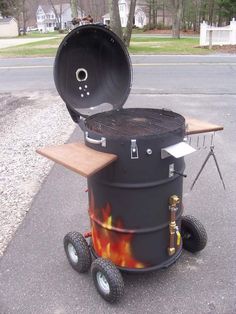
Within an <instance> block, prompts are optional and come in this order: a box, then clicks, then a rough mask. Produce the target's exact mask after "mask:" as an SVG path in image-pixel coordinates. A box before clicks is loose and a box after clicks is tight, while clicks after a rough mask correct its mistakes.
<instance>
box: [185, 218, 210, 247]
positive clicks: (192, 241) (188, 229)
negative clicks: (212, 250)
mask: <svg viewBox="0 0 236 314" xmlns="http://www.w3.org/2000/svg"><path fill="white" fill-rule="evenodd" d="M181 235H182V240H183V248H184V249H185V250H187V251H190V252H192V253H195V252H199V251H201V250H203V249H204V248H205V246H206V244H207V233H206V230H205V228H204V226H203V225H202V223H201V222H200V221H199V220H198V219H197V218H195V217H193V216H190V215H188V216H183V217H182V222H181Z"/></svg>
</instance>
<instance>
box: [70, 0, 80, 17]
mask: <svg viewBox="0 0 236 314" xmlns="http://www.w3.org/2000/svg"><path fill="white" fill-rule="evenodd" d="M70 7H71V17H72V19H73V18H75V17H78V0H70Z"/></svg>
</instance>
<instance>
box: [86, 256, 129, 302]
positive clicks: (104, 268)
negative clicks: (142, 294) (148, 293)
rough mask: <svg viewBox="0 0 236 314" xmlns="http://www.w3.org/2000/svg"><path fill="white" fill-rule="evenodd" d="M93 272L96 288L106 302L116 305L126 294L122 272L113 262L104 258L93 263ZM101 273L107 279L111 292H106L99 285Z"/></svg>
mask: <svg viewBox="0 0 236 314" xmlns="http://www.w3.org/2000/svg"><path fill="white" fill-rule="evenodd" d="M91 272H92V277H93V281H94V284H95V287H96V289H97V291H98V293H99V294H100V295H101V296H102V297H103V299H104V300H106V301H108V302H110V303H114V302H117V301H118V300H119V299H120V298H121V297H122V295H123V294H124V281H123V278H122V276H121V273H120V271H119V270H118V269H117V268H116V266H115V265H114V264H113V263H112V262H111V261H109V260H107V259H104V258H97V259H96V260H95V261H93V263H92V267H91ZM99 272H100V273H101V274H102V275H103V276H104V277H105V279H106V281H107V283H108V285H109V289H110V291H109V292H104V290H102V288H101V286H100V285H99V282H98V278H97V276H98V275H97V274H98V273H99Z"/></svg>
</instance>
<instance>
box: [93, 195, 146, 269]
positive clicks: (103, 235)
mask: <svg viewBox="0 0 236 314" xmlns="http://www.w3.org/2000/svg"><path fill="white" fill-rule="evenodd" d="M89 205H90V207H89V214H90V218H91V224H92V240H93V247H94V250H95V252H96V254H97V255H98V256H100V257H103V258H107V259H109V260H111V261H112V262H113V263H114V264H115V265H117V266H121V267H127V268H144V267H146V265H145V264H143V263H141V262H139V261H138V260H136V259H135V258H134V257H133V253H132V247H131V241H132V239H133V237H134V234H133V233H132V231H131V232H129V233H123V232H120V231H118V230H119V229H120V230H122V228H124V224H123V222H122V220H121V219H116V221H114V219H113V217H112V209H111V205H110V204H109V203H106V205H105V206H104V207H103V208H101V209H97V208H96V207H95V201H94V195H93V192H92V191H91V192H90V202H89ZM97 212H99V213H100V217H96V215H95V213H97ZM114 229H115V231H114Z"/></svg>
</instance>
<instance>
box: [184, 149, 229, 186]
mask: <svg viewBox="0 0 236 314" xmlns="http://www.w3.org/2000/svg"><path fill="white" fill-rule="evenodd" d="M211 156H213V158H214V161H215V164H216V168H217V170H218V173H219V176H220V179H221V182H222V184H223V187H224V190H226V187H225V183H224V179H223V177H222V174H221V171H220V167H219V164H218V162H217V159H216V156H215V153H214V146H211V147H210V151H209V153H208V155H207V157H206V159H205V160H204V162H203V164H202V166H201V168H200V170H199V172H198V174H197V176H196V178H195V179H194V181H193V183H192V185H191V187H190V190H192V189H193V187H194V185H195V183H196V182H197V180H198V178H199V176H200V174H201V173H202V171H203V169H204V167H205V165H206V163H207V161H208V159H209V158H210V157H211Z"/></svg>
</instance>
